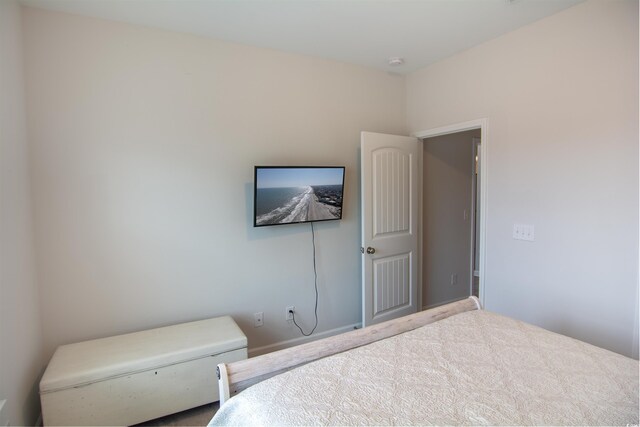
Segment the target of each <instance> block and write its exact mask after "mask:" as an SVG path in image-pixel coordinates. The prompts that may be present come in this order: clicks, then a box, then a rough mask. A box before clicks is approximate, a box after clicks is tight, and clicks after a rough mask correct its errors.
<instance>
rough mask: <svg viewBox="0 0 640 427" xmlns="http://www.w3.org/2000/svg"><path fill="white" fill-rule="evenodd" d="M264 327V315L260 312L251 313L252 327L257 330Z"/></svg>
mask: <svg viewBox="0 0 640 427" xmlns="http://www.w3.org/2000/svg"><path fill="white" fill-rule="evenodd" d="M262 325H264V313H263V312H262V311H260V312H258V313H253V327H254V328H259V327H260V326H262Z"/></svg>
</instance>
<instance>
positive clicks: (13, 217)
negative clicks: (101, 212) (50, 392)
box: [0, 0, 43, 425]
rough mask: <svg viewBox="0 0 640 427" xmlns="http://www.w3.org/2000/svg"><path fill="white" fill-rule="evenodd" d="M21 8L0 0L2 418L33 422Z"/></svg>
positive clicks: (38, 346)
mask: <svg viewBox="0 0 640 427" xmlns="http://www.w3.org/2000/svg"><path fill="white" fill-rule="evenodd" d="M21 27H22V22H21V11H20V6H19V5H18V4H17V2H16V1H14V0H3V1H0V400H5V399H6V401H7V402H6V404H5V407H4V409H3V413H2V414H1V416H0V422H2V423H3V424H2V425H5V424H4V423H5V422H10V423H11V425H24V424H33V423H35V421H36V418H37V414H38V408H39V399H38V393H37V382H38V380H39V374H40V373H41V369H42V366H43V357H42V331H41V325H40V312H39V303H38V292H37V286H36V273H35V260H34V251H33V234H32V233H33V230H32V221H31V203H30V197H29V179H28V170H27V168H28V158H27V133H26V122H25V101H24V78H23V66H22V55H23V49H22V36H21V34H22V33H21Z"/></svg>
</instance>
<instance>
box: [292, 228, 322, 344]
mask: <svg viewBox="0 0 640 427" xmlns="http://www.w3.org/2000/svg"><path fill="white" fill-rule="evenodd" d="M310 224H311V241H312V243H313V277H314V279H313V284H314V287H315V290H316V305H315V309H314V313H315V316H316V323H315V325H313V329H311V332H309V333H308V334H305V333H304V331H303V330H302V328H301V327H300V325H298V324H297V323H296V312H295V310H293V311H291V318H292V319H293V324H294V325H296V327H297V328H298V329H300V333H301V334H302V335H304V336H305V337H308V336H309V335H311V334H313V333H314V331H315V330H316V328H317V327H318V271H317V270H316V233H315V231H314V229H313V222H310Z"/></svg>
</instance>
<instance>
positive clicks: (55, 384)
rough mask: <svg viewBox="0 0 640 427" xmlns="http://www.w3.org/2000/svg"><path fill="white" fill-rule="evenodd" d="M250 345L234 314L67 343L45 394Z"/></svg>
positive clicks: (43, 385)
mask: <svg viewBox="0 0 640 427" xmlns="http://www.w3.org/2000/svg"><path fill="white" fill-rule="evenodd" d="M246 347H247V337H246V336H245V335H244V334H243V333H242V330H240V328H239V327H238V325H236V323H235V322H234V321H233V319H232V318H231V317H230V316H224V317H216V318H213V319H206V320H199V321H196V322H188V323H181V324H178V325H172V326H167V327H163V328H157V329H149V330H146V331H141V332H134V333H130V334H124V335H117V336H113V337H108V338H100V339H96V340H91V341H83V342H79V343H75V344H68V345H61V346H60V347H58V348H57V349H56V351H55V353H54V354H53V357H52V358H51V361H50V362H49V365H48V366H47V369H46V370H45V373H44V375H43V376H42V380H41V381H40V393H47V392H52V391H57V390H61V389H65V388H69V387H77V386H80V385H86V384H90V383H94V382H97V381H102V380H106V379H109V378H114V377H118V376H122V375H126V374H131V373H136V372H142V371H148V370H151V369H156V368H160V367H162V366H168V365H172V364H175V363H180V362H186V361H188V360H193V359H198V358H201V357H205V356H210V355H215V354H220V353H225V352H228V351H232V350H237V349H241V348H246ZM210 374H211V375H213V373H210ZM203 375H207V373H203Z"/></svg>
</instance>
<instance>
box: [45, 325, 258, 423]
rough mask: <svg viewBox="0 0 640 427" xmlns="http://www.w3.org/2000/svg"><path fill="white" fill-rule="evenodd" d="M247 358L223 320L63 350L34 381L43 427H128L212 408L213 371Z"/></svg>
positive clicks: (243, 344)
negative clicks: (40, 405)
mask: <svg viewBox="0 0 640 427" xmlns="http://www.w3.org/2000/svg"><path fill="white" fill-rule="evenodd" d="M246 358H247V337H246V336H245V335H244V334H243V333H242V331H241V330H240V328H239V327H238V326H237V325H236V323H235V322H234V321H233V319H232V318H231V317H229V316H225V317H218V318H214V319H207V320H200V321H197V322H190V323H182V324H179V325H173V326H168V327H165V328H158V329H151V330H147V331H142V332H135V333H131V334H126V335H118V336H114V337H109V338H102V339H97V340H92V341H85V342H80V343H76V344H69V345H63V346H60V347H58V348H57V350H56V351H55V353H54V355H53V357H52V358H51V361H50V362H49V365H48V366H47V369H46V371H45V373H44V375H43V377H42V380H41V381H40V400H41V403H42V417H43V421H44V425H45V426H48V425H131V424H136V423H140V422H143V421H147V420H151V419H154V418H158V417H162V416H165V415H168V414H173V413H175V412H180V411H183V410H186V409H189V408H194V407H196V406H200V405H204V404H207V403H210V402H215V401H216V400H218V381H217V376H216V366H217V364H218V363H222V362H224V363H229V362H234V361H237V360H242V359H246Z"/></svg>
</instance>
